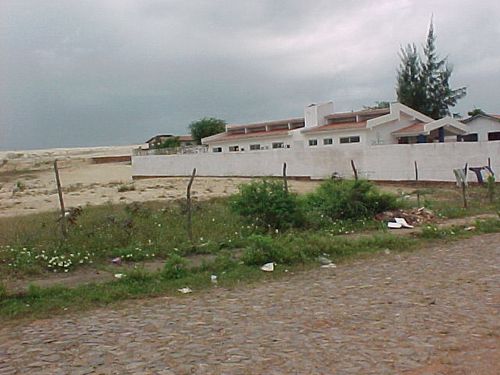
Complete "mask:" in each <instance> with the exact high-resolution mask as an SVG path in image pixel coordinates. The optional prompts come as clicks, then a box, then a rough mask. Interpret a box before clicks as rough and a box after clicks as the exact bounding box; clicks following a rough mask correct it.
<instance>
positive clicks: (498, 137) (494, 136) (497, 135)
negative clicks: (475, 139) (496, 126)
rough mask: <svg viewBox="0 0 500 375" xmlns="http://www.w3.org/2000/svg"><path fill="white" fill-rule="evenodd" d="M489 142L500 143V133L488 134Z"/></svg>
mask: <svg viewBox="0 0 500 375" xmlns="http://www.w3.org/2000/svg"><path fill="white" fill-rule="evenodd" d="M488 141H500V132H491V133H488Z"/></svg>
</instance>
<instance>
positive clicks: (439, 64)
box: [396, 22, 467, 119]
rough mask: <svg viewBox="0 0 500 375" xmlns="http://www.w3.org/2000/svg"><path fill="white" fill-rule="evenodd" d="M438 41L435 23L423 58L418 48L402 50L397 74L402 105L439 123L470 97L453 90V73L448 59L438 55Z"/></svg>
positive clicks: (398, 94) (464, 89) (397, 89)
mask: <svg viewBox="0 0 500 375" xmlns="http://www.w3.org/2000/svg"><path fill="white" fill-rule="evenodd" d="M435 42H436V37H435V35H434V26H433V23H432V22H431V24H430V27H429V32H428V34H427V41H426V43H425V45H424V47H423V52H424V54H423V57H421V56H420V54H419V52H418V50H417V47H416V46H415V44H408V45H407V46H406V47H405V48H401V51H400V54H399V56H400V58H401V63H400V65H399V69H398V71H397V87H396V93H397V96H398V101H399V102H400V103H403V104H405V105H407V106H409V107H411V108H413V109H415V110H417V111H419V112H421V113H424V114H425V115H427V116H429V117H431V118H433V119H438V118H442V117H444V116H446V115H450V110H449V108H450V107H453V106H455V104H456V103H457V102H458V100H459V99H461V98H463V97H464V96H465V95H466V93H467V92H466V88H465V87H460V88H458V89H451V88H450V77H451V73H452V71H453V68H452V67H451V65H449V64H448V61H447V58H444V59H440V58H439V56H438V54H437V52H436V43H435Z"/></svg>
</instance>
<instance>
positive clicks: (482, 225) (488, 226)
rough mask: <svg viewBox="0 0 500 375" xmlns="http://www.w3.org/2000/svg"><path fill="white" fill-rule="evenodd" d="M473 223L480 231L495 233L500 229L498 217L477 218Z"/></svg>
mask: <svg viewBox="0 0 500 375" xmlns="http://www.w3.org/2000/svg"><path fill="white" fill-rule="evenodd" d="M475 225H476V228H477V230H478V231H480V232H481V233H497V232H499V231H500V220H499V219H485V220H477V221H476V224H475Z"/></svg>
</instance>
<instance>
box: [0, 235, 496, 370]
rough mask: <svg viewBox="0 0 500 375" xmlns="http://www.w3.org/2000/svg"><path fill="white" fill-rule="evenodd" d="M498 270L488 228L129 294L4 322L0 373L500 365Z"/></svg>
mask: <svg viewBox="0 0 500 375" xmlns="http://www.w3.org/2000/svg"><path fill="white" fill-rule="evenodd" d="M499 278H500V234H491V235H483V236H481V237H476V238H472V239H468V240H465V241H463V242H454V243H452V244H448V245H441V246H437V247H432V248H427V249H422V250H418V251H415V252H413V253H406V254H402V255H398V254H382V255H377V256H375V257H371V258H368V259H361V260H357V261H354V262H352V263H350V264H342V265H340V266H339V267H338V268H337V269H336V270H335V271H333V270H331V269H315V270H311V271H308V272H304V273H301V274H299V275H293V276H290V277H289V278H287V279H285V280H280V281H272V282H268V283H261V284H258V285H253V286H248V287H242V288H237V289H235V290H223V289H216V290H214V291H211V292H207V293H202V294H200V295H190V296H188V297H185V298H184V297H168V298H157V299H151V300H145V301H140V302H138V301H132V302H131V305H132V306H130V307H126V308H122V309H119V310H111V309H101V310H97V311H93V312H88V313H84V314H81V315H79V316H64V317H56V318H53V319H48V320H43V321H36V322H32V323H26V324H23V325H21V326H17V327H16V328H13V327H12V326H10V325H9V326H6V327H3V328H0V374H1V375H5V374H15V373H18V374H91V373H96V374H395V373H404V372H406V371H410V370H411V371H410V373H411V374H469V373H470V374H475V373H477V374H498V372H495V371H497V369H498V368H500V365H499V363H495V362H494V361H498V358H500V357H499V355H500V343H499V341H500V336H499V332H500V322H499V319H500V314H499V310H500V280H499ZM415 369H420V370H415Z"/></svg>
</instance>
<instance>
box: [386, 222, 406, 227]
mask: <svg viewBox="0 0 500 375" xmlns="http://www.w3.org/2000/svg"><path fill="white" fill-rule="evenodd" d="M402 227H403V226H402V225H401V224H400V223H395V222H393V221H389V222H388V223H387V228H390V229H401V228H402Z"/></svg>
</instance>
